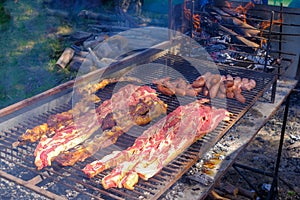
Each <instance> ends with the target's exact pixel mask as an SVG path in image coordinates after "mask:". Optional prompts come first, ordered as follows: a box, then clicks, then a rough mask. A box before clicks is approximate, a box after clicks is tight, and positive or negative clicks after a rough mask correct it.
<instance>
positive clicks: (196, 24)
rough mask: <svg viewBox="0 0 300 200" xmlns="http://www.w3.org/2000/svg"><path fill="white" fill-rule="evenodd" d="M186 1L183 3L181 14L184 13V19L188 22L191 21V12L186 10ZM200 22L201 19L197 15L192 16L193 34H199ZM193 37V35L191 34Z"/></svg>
mask: <svg viewBox="0 0 300 200" xmlns="http://www.w3.org/2000/svg"><path fill="white" fill-rule="evenodd" d="M187 2H188V1H187V0H185V1H184V3H183V12H184V17H185V18H186V19H188V20H190V19H191V16H192V13H191V10H190V9H188V8H187ZM200 21H201V17H200V15H199V14H193V32H196V33H201V30H202V29H201V27H200ZM192 34H193V35H192V36H193V37H194V33H192Z"/></svg>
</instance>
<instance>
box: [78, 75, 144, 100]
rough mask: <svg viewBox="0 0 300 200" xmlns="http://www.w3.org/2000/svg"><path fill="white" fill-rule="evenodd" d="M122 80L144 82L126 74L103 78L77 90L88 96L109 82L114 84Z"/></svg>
mask: <svg viewBox="0 0 300 200" xmlns="http://www.w3.org/2000/svg"><path fill="white" fill-rule="evenodd" d="M122 81H129V82H137V83H141V82H142V81H141V80H140V79H138V78H135V77H129V76H124V77H120V78H107V79H103V80H101V81H100V82H98V83H94V84H92V83H89V84H88V85H86V86H85V87H79V88H78V90H77V91H78V93H80V94H82V95H84V96H86V95H90V94H93V93H95V92H97V91H98V90H100V89H103V88H104V87H106V86H107V85H108V84H112V83H116V82H122Z"/></svg>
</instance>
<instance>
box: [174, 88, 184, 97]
mask: <svg viewBox="0 0 300 200" xmlns="http://www.w3.org/2000/svg"><path fill="white" fill-rule="evenodd" d="M175 94H176V95H179V96H185V94H186V92H185V89H184V88H178V87H177V88H175Z"/></svg>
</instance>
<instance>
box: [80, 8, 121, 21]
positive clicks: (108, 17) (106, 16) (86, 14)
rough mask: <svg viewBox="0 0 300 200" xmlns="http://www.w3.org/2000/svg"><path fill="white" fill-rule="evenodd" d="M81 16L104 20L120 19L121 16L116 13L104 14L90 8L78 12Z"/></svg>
mask: <svg viewBox="0 0 300 200" xmlns="http://www.w3.org/2000/svg"><path fill="white" fill-rule="evenodd" d="M78 16H79V17H82V18H85V19H94V20H99V21H101V20H103V21H109V22H114V21H119V17H118V16H117V15H116V14H104V13H96V12H93V11H89V10H82V11H80V12H79V14H78Z"/></svg>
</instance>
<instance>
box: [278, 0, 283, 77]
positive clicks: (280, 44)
mask: <svg viewBox="0 0 300 200" xmlns="http://www.w3.org/2000/svg"><path fill="white" fill-rule="evenodd" d="M280 11H281V12H280V14H279V19H280V21H283V20H282V11H283V4H282V3H280ZM279 31H280V33H282V24H280V26H279ZM278 48H279V58H281V51H282V34H280V35H279V47H278ZM280 74H281V68H280V67H279V68H278V78H280Z"/></svg>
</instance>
